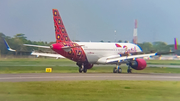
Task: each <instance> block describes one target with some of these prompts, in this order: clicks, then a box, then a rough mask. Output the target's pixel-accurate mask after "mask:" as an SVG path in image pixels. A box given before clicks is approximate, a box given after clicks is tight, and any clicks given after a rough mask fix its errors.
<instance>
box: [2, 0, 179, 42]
mask: <svg viewBox="0 0 180 101" xmlns="http://www.w3.org/2000/svg"><path fill="white" fill-rule="evenodd" d="M53 8H56V9H58V10H59V13H60V15H61V17H62V19H63V23H64V25H65V27H66V30H67V32H68V34H69V37H70V39H71V40H75V39H76V40H80V41H100V40H104V41H115V40H123V41H124V40H128V41H131V40H132V38H133V28H134V20H135V19H137V20H138V42H153V41H164V42H167V43H168V44H172V43H173V38H174V37H176V38H178V39H179V40H180V12H179V10H180V0H0V32H2V33H4V34H5V35H7V36H11V37H12V36H14V35H15V34H17V33H23V34H25V35H26V36H27V38H28V39H30V40H33V41H47V42H50V41H55V32H54V27H53V26H54V24H53V18H52V17H53V15H52V9H53ZM114 30H116V33H115V32H114Z"/></svg>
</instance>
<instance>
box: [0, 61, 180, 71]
mask: <svg viewBox="0 0 180 101" xmlns="http://www.w3.org/2000/svg"><path fill="white" fill-rule="evenodd" d="M171 62H172V63H173V64H178V63H179V62H180V61H178V60H175V61H171V60H169V61H168V60H148V61H147V63H148V64H165V63H166V64H170V63H171ZM172 63H171V64H172ZM114 66H115V65H112V66H106V65H104V66H94V67H93V68H92V69H90V70H88V73H94V72H99V73H112V69H113V67H114ZM49 67H51V68H53V73H77V72H78V67H77V66H76V64H75V62H73V61H70V60H68V59H58V60H56V59H54V58H48V59H46V58H14V59H6V58H0V73H1V74H2V73H44V72H45V68H49ZM122 69H123V73H126V72H127V66H122ZM133 73H180V69H178V68H159V67H157V68H155V67H147V68H145V69H144V70H140V71H139V70H138V71H137V70H133Z"/></svg>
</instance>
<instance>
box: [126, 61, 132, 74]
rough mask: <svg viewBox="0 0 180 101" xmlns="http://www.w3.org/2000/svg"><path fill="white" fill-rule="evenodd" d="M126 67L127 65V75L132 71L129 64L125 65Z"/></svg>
mask: <svg viewBox="0 0 180 101" xmlns="http://www.w3.org/2000/svg"><path fill="white" fill-rule="evenodd" d="M127 65H128V69H127V73H132V69H131V66H130V63H127Z"/></svg>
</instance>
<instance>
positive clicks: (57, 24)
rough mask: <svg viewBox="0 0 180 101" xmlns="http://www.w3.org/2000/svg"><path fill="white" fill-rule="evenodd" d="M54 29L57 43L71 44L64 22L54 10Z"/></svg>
mask: <svg viewBox="0 0 180 101" xmlns="http://www.w3.org/2000/svg"><path fill="white" fill-rule="evenodd" d="M52 11H53V19H54V28H55V34H56V43H59V42H71V40H70V39H69V37H68V34H67V32H66V29H65V27H64V24H63V21H62V19H61V17H60V14H59V11H58V10H57V9H53V10H52Z"/></svg>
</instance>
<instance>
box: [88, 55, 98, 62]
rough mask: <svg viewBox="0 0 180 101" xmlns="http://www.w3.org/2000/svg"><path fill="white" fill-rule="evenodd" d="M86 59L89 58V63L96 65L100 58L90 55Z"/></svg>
mask: <svg viewBox="0 0 180 101" xmlns="http://www.w3.org/2000/svg"><path fill="white" fill-rule="evenodd" d="M86 57H87V60H88V62H89V63H93V64H94V63H96V62H97V61H98V59H99V57H98V56H97V55H94V54H88V55H86Z"/></svg>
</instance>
